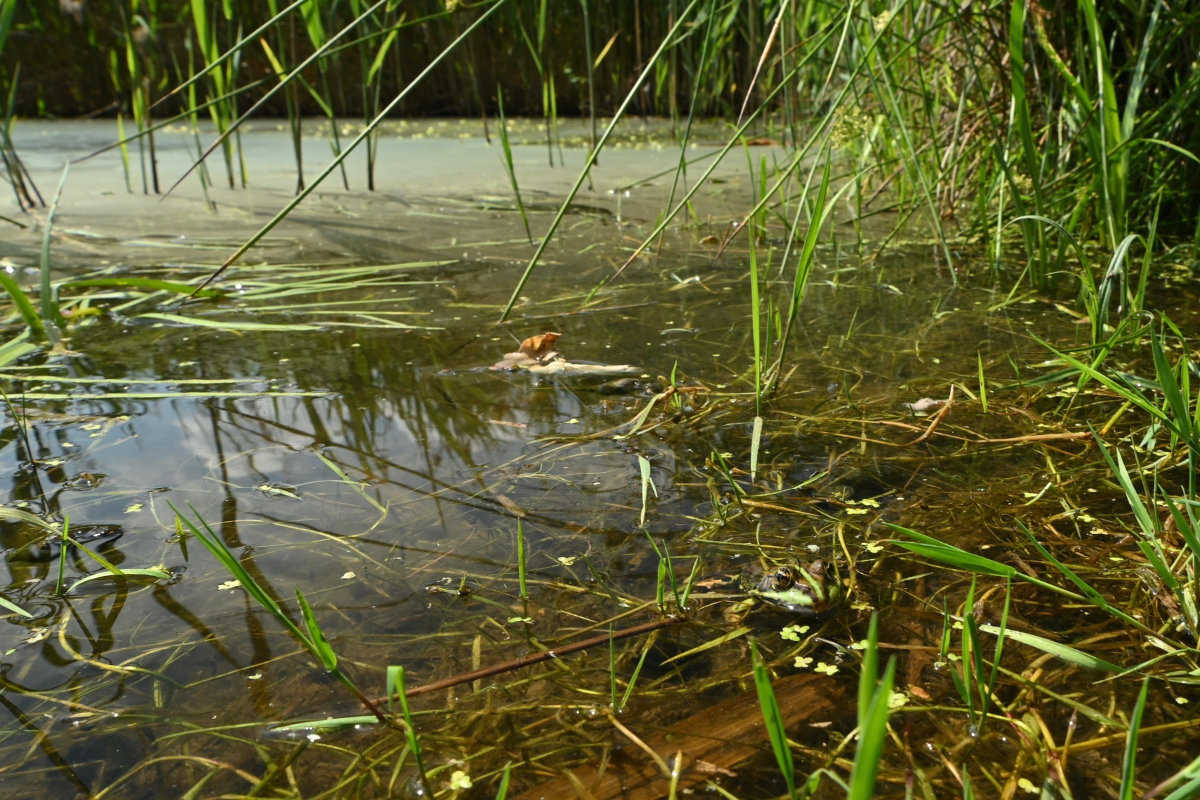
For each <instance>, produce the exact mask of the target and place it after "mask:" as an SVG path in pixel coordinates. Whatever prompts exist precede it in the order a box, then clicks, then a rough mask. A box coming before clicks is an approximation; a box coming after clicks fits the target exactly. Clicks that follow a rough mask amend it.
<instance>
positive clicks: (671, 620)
mask: <svg viewBox="0 0 1200 800" xmlns="http://www.w3.org/2000/svg"><path fill="white" fill-rule="evenodd" d="M684 619H685V617H663V618H662V619H656V620H651V621H650V622H644V623H642V624H641V625H634V626H633V627H632V628H625V629H624V630H619V631H613V632H612V633H605V634H602V635H600V636H593V637H591V638H590V639H583V640H581V641H578V642H572V643H570V644H565V645H563V646H561V647H555V648H553V649H550V650H545V651H543V652H540V653H530V654H529V655H526V656H521V657H519V658H514V659H512V660H511V661H505V662H504V663H503V664H493V665H492V666H490V667H481V668H480V669H474V670H471V671H470V672H460V673H459V674H458V675H451V676H450V677H449V678H443V679H441V680H440V681H434V682H433V683H427V684H425V685H424V686H414V687H413V688H411V689H408V690H407V691H405V693H404V694H405V696H406V697H415V696H416V695H419V694H428V693H429V692H436V691H438V690H439V689H448V688H450V687H451V686H459V685H460V684H464V683H470V682H471V681H477V680H480V679H481V678H490V677H491V676H493V675H500V674H502V673H505V672H511V671H512V670H514V669H520V668H521V667H528V666H531V665H533V664H540V663H541V662H543V661H549V660H550V659H552V658H559V657H561V656H565V655H570V654H571V653H578V652H579V651H580V650H586V649H588V648H589V647H595V646H596V645H602V644H607V643H608V642H610V641H613V642H615V641H619V640H620V639H628V638H629V637H630V636H638V635H640V634H643V633H650V632H651V631H656V630H658V629H659V628H665V627H667V626H668V625H673V624H675V623H677V622H683V621H684ZM397 696H398V695H397ZM387 701H388V698H387V697H381V698H380V699H379V700H377V701H376V702H377V703H386V702H387Z"/></svg>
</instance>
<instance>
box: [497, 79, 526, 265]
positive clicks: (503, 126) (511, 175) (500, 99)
mask: <svg viewBox="0 0 1200 800" xmlns="http://www.w3.org/2000/svg"><path fill="white" fill-rule="evenodd" d="M496 104H497V109H498V113H499V114H500V147H501V148H502V149H503V151H504V169H505V171H506V172H507V173H508V182H509V183H510V184H512V190H513V198H514V199H515V200H516V201H517V210H518V211H520V212H521V222H522V223H524V225H525V235H526V236H528V237H529V243H530V244H533V231H531V230H530V229H529V215H528V214H526V213H525V201H524V200H522V199H521V188H520V187H519V186H518V185H517V170H516V167H514V166H513V157H512V147H511V146H510V145H509V143H508V119H507V118H506V117H505V116H504V92H503V90H502V89H501V88H500V84H496Z"/></svg>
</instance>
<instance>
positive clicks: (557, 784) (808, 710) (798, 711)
mask: <svg viewBox="0 0 1200 800" xmlns="http://www.w3.org/2000/svg"><path fill="white" fill-rule="evenodd" d="M774 686H775V696H776V698H777V699H778V701H779V708H780V712H781V714H782V716H783V722H784V725H785V726H786V727H788V728H792V727H793V726H796V725H800V724H812V723H816V722H826V721H828V720H830V719H831V718H832V717H833V715H834V711H835V709H836V707H837V704H838V702H839V701H840V700H841V696H842V690H841V687H840V686H838V685H837V683H836V682H835V681H834V680H833V679H832V678H830V677H828V676H825V675H813V674H811V673H805V674H800V675H792V676H789V677H787V678H784V679H783V680H781V681H778V682H777V683H775V685H774ZM630 727H633V728H634V733H635V734H637V735H638V736H639V737H641V734H640V733H639V732H638V731H637V729H636V726H630ZM617 735H618V736H619V737H621V738H625V737H624V735H623V734H620V733H618V734H617ZM642 741H643V742H645V743H646V744H647V745H648V746H649V747H650V749H652V750H653V751H654V752H656V753H657V754H658V755H659V757H660V758H661V759H662V760H663V761H666V762H667V763H674V759H675V754H676V753H682V754H683V769H682V774H681V775H680V778H679V786H680V787H681V788H682V787H686V786H693V785H695V784H698V783H700V782H702V781H705V780H707V779H709V778H710V777H712V776H713V774H714V772H715V771H717V770H728V769H732V768H733V767H735V766H737V765H738V764H739V763H741V762H742V761H745V760H746V759H748V758H749V757H750V756H752V755H755V754H756V753H758V752H760V751H761V749H762V747H763V746H764V745H765V744H766V742H767V731H766V727H765V726H764V725H763V718H762V711H761V710H760V709H759V706H758V697H757V695H756V694H755V693H754V692H752V691H751V692H744V693H743V694H740V695H738V696H737V697H732V698H730V699H728V700H724V701H722V702H720V703H716V704H715V705H712V706H710V707H708V708H706V709H704V710H703V711H700V712H697V713H695V714H693V715H692V716H690V717H688V718H687V719H685V720H683V721H682V722H679V723H677V724H675V725H672V726H671V727H670V728H668V729H667V730H665V731H659V732H657V733H653V734H650V735H649V736H646V737H642ZM625 750H626V752H627V753H628V756H627V757H625V758H622V759H619V760H618V759H613V760H612V761H611V762H610V763H609V764H608V765H607V767H606V768H605V769H603V770H598V769H596V768H594V767H583V768H580V769H576V770H573V771H571V772H569V773H566V774H564V775H562V776H561V777H559V778H555V779H553V780H550V781H547V782H546V783H543V784H541V785H539V786H536V787H534V788H533V789H530V790H529V791H527V792H525V793H523V794H521V795H519V796H518V797H516V798H515V800H560V799H561V798H572V797H578V798H587V799H588V800H618V799H619V800H659V798H662V797H666V796H667V793H668V786H669V783H668V781H667V778H666V777H665V776H663V774H662V770H661V769H660V768H659V767H658V766H657V765H656V764H655V763H654V762H653V760H652V759H651V758H650V757H649V756H648V755H646V754H645V753H643V752H642V751H641V750H640V749H639V748H638V747H637V746H636V745H635V744H633V743H632V742H629V743H628V746H627V747H626V748H625Z"/></svg>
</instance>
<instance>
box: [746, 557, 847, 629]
mask: <svg viewBox="0 0 1200 800" xmlns="http://www.w3.org/2000/svg"><path fill="white" fill-rule="evenodd" d="M827 568H828V565H827V564H826V563H825V562H824V561H820V560H818V561H814V562H813V563H811V564H809V565H808V566H807V567H800V566H797V565H795V564H784V565H782V566H779V567H776V568H775V569H773V570H770V571H768V572H767V573H766V574H764V575H763V577H762V579H761V580H760V581H758V583H757V584H755V585H754V586H751V587H749V588H748V590H747V591H748V592H749V594H750V596H751V597H755V598H757V599H759V600H762V601H763V602H765V603H770V604H771V605H773V606H778V607H779V608H782V609H785V610H787V611H791V612H792V613H794V614H807V615H816V614H821V613H824V612H825V611H827V610H828V609H829V606H830V604H831V602H832V600H833V599H834V596H835V595H836V593H837V584H836V582H833V583H831V584H830V585H828V586H827V585H826V580H825V578H826V575H825V573H826V570H827Z"/></svg>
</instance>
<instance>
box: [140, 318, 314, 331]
mask: <svg viewBox="0 0 1200 800" xmlns="http://www.w3.org/2000/svg"><path fill="white" fill-rule="evenodd" d="M137 318H138V319H159V320H162V321H163V322H174V323H175V324H177V325H195V326H196V327H199V328H218V329H220V330H227V331H319V330H322V326H320V325H306V324H304V323H300V322H297V323H273V322H225V321H223V320H219V319H203V318H201V317H185V316H182V315H180V314H138V316H137Z"/></svg>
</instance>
